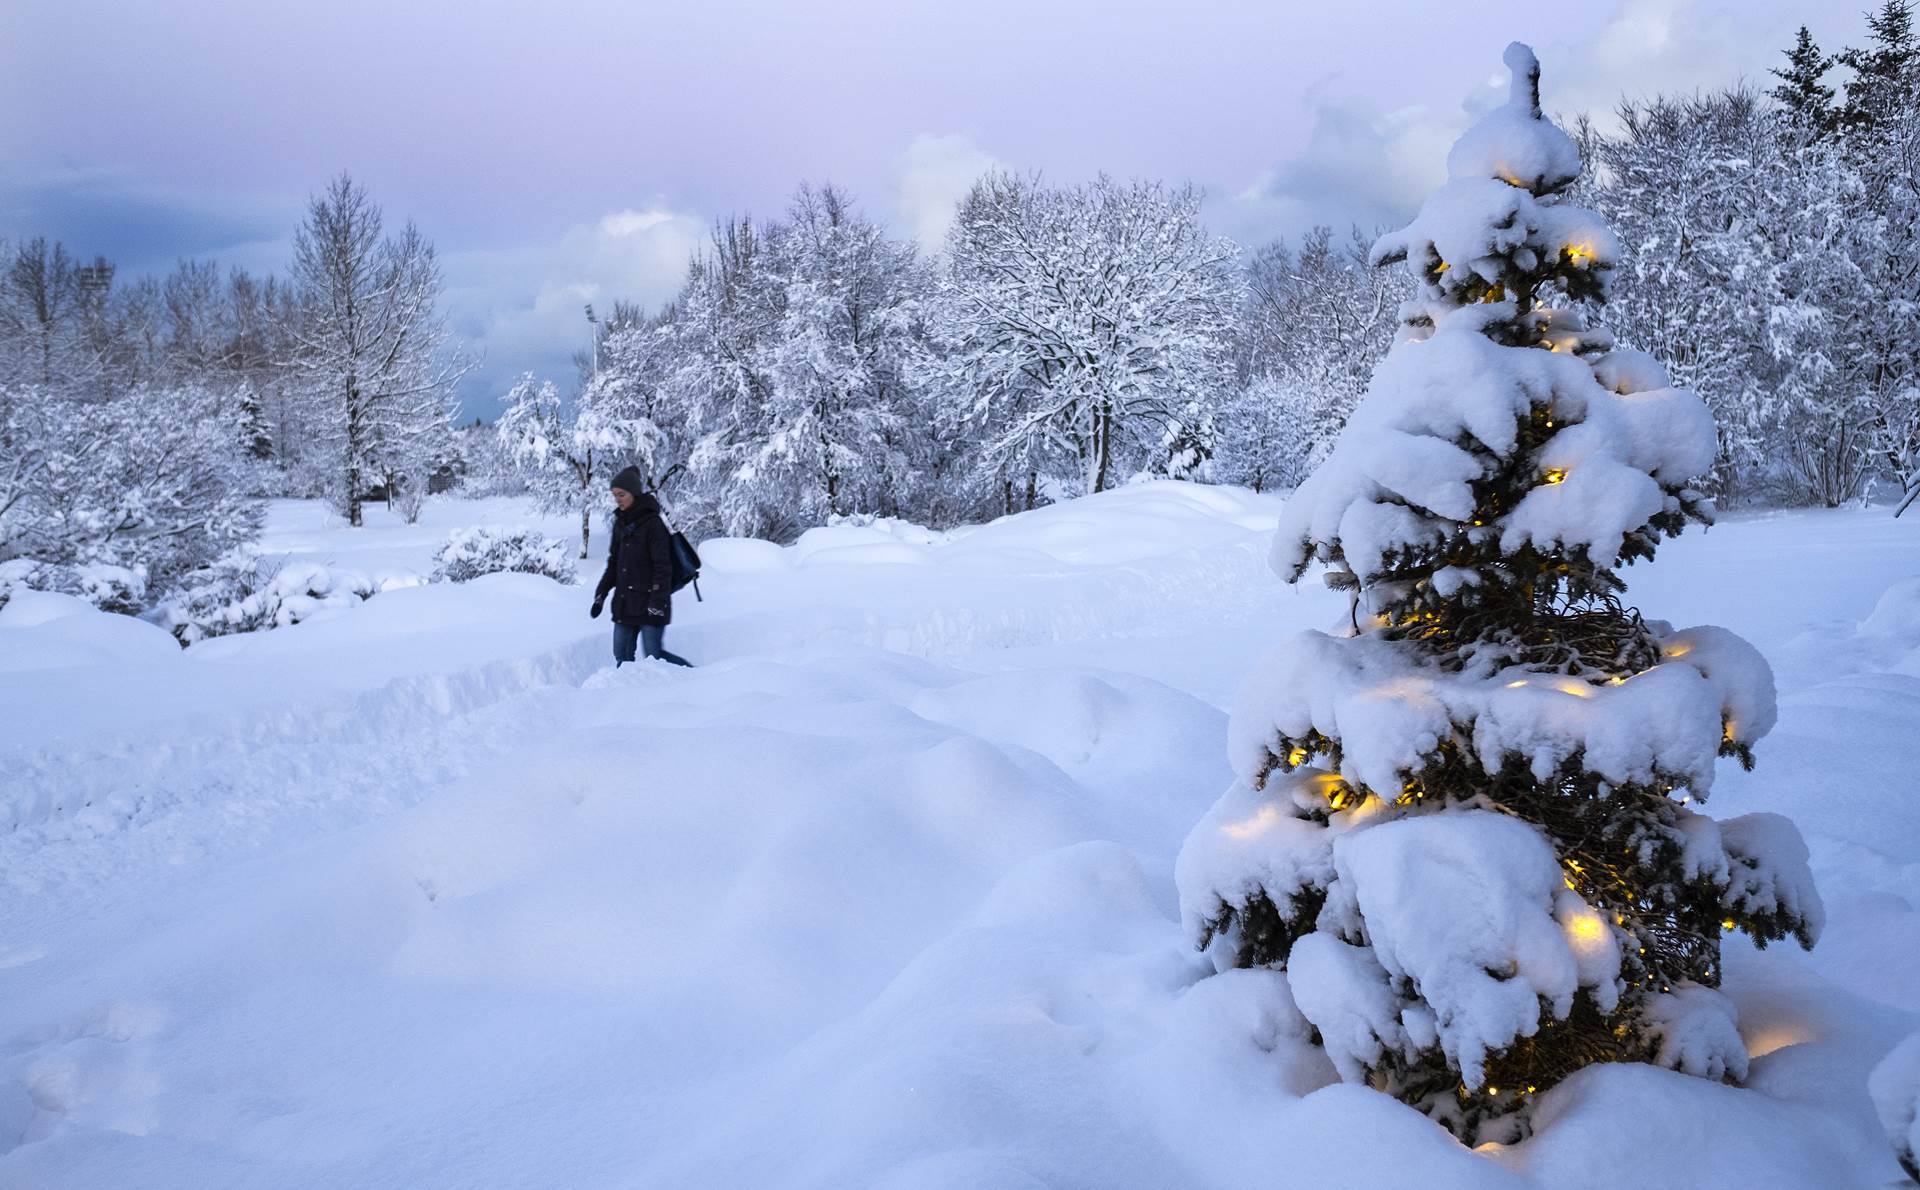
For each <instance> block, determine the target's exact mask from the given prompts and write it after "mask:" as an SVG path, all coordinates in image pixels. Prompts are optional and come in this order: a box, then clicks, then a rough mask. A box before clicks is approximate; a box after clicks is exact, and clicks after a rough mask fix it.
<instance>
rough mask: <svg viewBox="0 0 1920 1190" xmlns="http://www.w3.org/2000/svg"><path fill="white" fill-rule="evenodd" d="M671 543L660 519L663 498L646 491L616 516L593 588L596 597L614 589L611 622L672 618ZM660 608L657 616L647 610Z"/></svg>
mask: <svg viewBox="0 0 1920 1190" xmlns="http://www.w3.org/2000/svg"><path fill="white" fill-rule="evenodd" d="M672 581H673V542H672V539H671V538H669V536H668V535H667V523H666V521H664V520H662V519H661V518H660V502H659V501H658V500H656V499H654V498H653V497H652V496H650V495H648V494H647V493H645V492H640V493H638V494H636V495H635V496H634V498H633V505H632V506H631V507H630V508H628V509H626V510H625V511H624V512H616V513H614V514H613V532H612V533H611V534H610V535H609V540H608V542H607V569H606V572H605V573H603V574H602V575H601V576H600V586H599V587H598V588H597V589H596V590H595V591H594V598H595V599H596V600H599V599H605V598H606V597H607V593H608V592H609V591H611V592H612V593H613V622H614V623H616V624H653V625H658V626H661V627H665V626H666V625H667V624H670V623H672V622H673V592H672V591H670V590H669V589H668V584H670V583H671V582H672ZM648 608H656V609H658V610H659V612H660V614H659V615H657V616H656V615H650V614H648V611H647V609H648Z"/></svg>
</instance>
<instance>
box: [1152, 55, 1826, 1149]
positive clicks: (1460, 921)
mask: <svg viewBox="0 0 1920 1190" xmlns="http://www.w3.org/2000/svg"><path fill="white" fill-rule="evenodd" d="M1507 63H1508V65H1509V66H1510V67H1511V68H1512V70H1513V74H1514V81H1513V92H1512V98H1511V99H1510V101H1509V102H1508V104H1507V105H1506V106H1504V107H1501V108H1498V109H1496V110H1495V111H1493V112H1491V113H1490V114H1489V115H1488V116H1487V117H1485V118H1484V119H1483V120H1481V121H1480V122H1479V123H1478V124H1476V125H1475V126H1474V127H1472V128H1471V129H1469V130H1468V131H1467V133H1466V134H1465V135H1464V136H1462V137H1461V139H1460V140H1459V142H1458V143H1457V144H1455V146H1454V148H1453V151H1452V153H1451V154H1450V155H1449V157H1448V161H1447V166H1448V173H1449V175H1450V178H1449V180H1448V181H1447V182H1446V183H1445V184H1444V185H1443V186H1442V187H1441V188H1440V189H1439V190H1438V191H1437V192H1436V193H1435V194H1434V195H1433V196H1431V197H1430V198H1429V199H1428V201H1427V203H1426V204H1425V205H1424V206H1423V207H1422V209H1421V211H1420V213H1419V215H1418V216H1417V217H1416V218H1415V220H1414V221H1413V223H1412V224H1410V225H1409V226H1408V227H1406V228H1404V229H1402V230H1400V231H1398V232H1393V233H1390V234H1388V235H1386V236H1383V237H1382V238H1381V239H1380V241H1379V242H1378V243H1377V244H1376V246H1375V248H1374V251H1373V256H1374V259H1375V262H1376V263H1378V264H1393V263H1399V262H1402V261H1404V262H1405V263H1406V266H1407V269H1408V271H1409V272H1410V273H1411V274H1412V277H1413V279H1414V280H1415V282H1416V283H1417V284H1418V290H1417V293H1416V296H1415V298H1414V300H1412V301H1410V302H1408V303H1407V304H1406V305H1405V306H1403V307H1402V317H1403V325H1402V328H1401V331H1400V335H1399V342H1398V343H1396V345H1395V346H1394V348H1393V349H1392V351H1391V352H1390V353H1389V354H1388V356H1387V358H1386V360H1385V361H1384V362H1383V363H1382V364H1381V365H1380V366H1379V368H1378V369H1376V370H1375V372H1374V374H1373V380H1372V383H1371V384H1370V385H1369V387H1368V390H1367V393H1366V395H1365V397H1364V398H1363V399H1362V400H1361V402H1360V404H1359V406H1358V407H1357V408H1356V409H1355V410H1354V413H1353V416H1352V419H1351V420H1350V421H1349V422H1348V424H1347V427H1346V429H1345V430H1343V431H1342V432H1341V434H1340V436H1339V438H1338V439H1337V440H1336V441H1335V443H1334V445H1333V448H1332V450H1331V451H1330V453H1329V454H1328V455H1327V457H1326V459H1325V461H1324V462H1323V463H1322V464H1321V465H1320V466H1319V467H1318V468H1317V469H1316V470H1315V471H1314V472H1313V474H1312V475H1311V476H1309V477H1308V478H1307V479H1306V481H1305V482H1303V483H1302V484H1301V485H1300V487H1299V489H1298V490H1297V491H1296V492H1295V493H1294V495H1293V497H1292V498H1291V499H1290V500H1289V501H1288V503H1287V505H1286V508H1285V510H1284V511H1283V512H1282V514H1281V517H1280V524H1279V527H1278V530H1277V532H1276V534H1275V537H1274V544H1273V564H1274V567H1275V569H1276V570H1277V571H1278V572H1279V573H1280V575H1281V576H1282V577H1283V578H1285V579H1286V580H1287V581H1289V582H1297V581H1299V580H1300V579H1302V578H1303V577H1305V575H1306V573H1307V572H1308V570H1309V569H1310V568H1314V567H1324V570H1325V578H1326V581H1327V582H1328V584H1329V585H1330V586H1333V587H1335V588H1336V589H1341V590H1346V591H1348V592H1350V593H1351V597H1352V599H1353V600H1354V607H1353V609H1352V616H1351V624H1352V627H1353V629H1354V631H1351V632H1341V633H1340V634H1338V635H1329V634H1327V633H1321V632H1304V633H1300V634H1298V635H1296V636H1294V637H1293V638H1291V639H1290V640H1288V641H1286V642H1285V643H1284V644H1282V645H1281V647H1280V648H1278V649H1276V650H1275V651H1274V652H1273V653H1272V654H1270V655H1269V656H1268V657H1267V658H1266V660H1265V661H1263V662H1262V664H1261V666H1260V668H1259V669H1258V670H1256V672H1255V673H1254V674H1253V675H1252V676H1251V677H1250V679H1249V680H1248V681H1247V683H1246V684H1245V686H1244V687H1243V688H1242V690H1241V693H1240V695H1239V698H1238V700H1237V703H1236V705H1235V708H1234V712H1233V717H1232V720H1231V725H1230V730H1229V750H1230V753H1231V756H1230V759H1231V761H1232V763H1233V767H1234V771H1235V773H1236V775H1237V777H1238V783H1237V784H1236V785H1235V786H1234V787H1233V788H1232V789H1230V790H1229V791H1228V792H1227V794H1226V795H1225V796H1224V797H1223V798H1222V799H1221V800H1220V802H1219V803H1218V804H1217V805H1216V806H1215V807H1214V809H1213V810H1212V811H1211V812H1210V813H1209V814H1208V815H1207V817H1206V818H1205V819H1203V820H1202V822H1201V823H1200V825H1199V826H1198V827H1197V828H1196V829H1195V830H1194V832H1193V833H1192V835H1190V836H1189V838H1188V840H1187V842H1186V844H1185V846H1184V847H1183V848H1182V850H1181V854H1180V858H1179V861H1178V863H1177V865H1176V877H1177V880H1178V884H1179V890H1180V900H1181V911H1182V917H1183V919H1184V921H1185V923H1186V925H1187V927H1188V929H1189V930H1191V931H1192V935H1193V938H1194V940H1195V942H1196V943H1198V944H1199V945H1201V946H1203V947H1208V948H1209V949H1210V950H1211V952H1212V954H1213V956H1214V958H1215V961H1216V963H1218V964H1220V965H1222V966H1272V967H1283V968H1286V969H1287V971H1288V975H1289V981H1290V983H1291V985H1292V989H1293V994H1294V998H1295V1000H1296V1002H1297V1003H1298V1005H1299V1007H1300V1010H1301V1011H1302V1012H1303V1013H1304V1014H1305V1015H1306V1017H1307V1019H1308V1020H1310V1021H1311V1022H1312V1023H1313V1025H1314V1027H1315V1028H1316V1029H1317V1030H1318V1031H1319V1033H1320V1036H1321V1038H1322V1041H1323V1042H1324V1044H1325V1046H1326V1048H1327V1051H1328V1055H1329V1057H1331V1058H1332V1060H1333V1062H1334V1065H1335V1066H1336V1068H1338V1070H1339V1071H1340V1073H1341V1076H1342V1077H1343V1078H1345V1079H1347V1080H1349V1081H1353V1082H1363V1083H1366V1084H1368V1085H1371V1086H1373V1087H1375V1088H1377V1089H1380V1090H1383V1091H1386V1092H1388V1093H1390V1094H1393V1095H1395V1096H1397V1097H1398V1098H1400V1099H1402V1100H1403V1101H1405V1102H1407V1103H1409V1104H1411V1105H1413V1106H1415V1107H1417V1108H1419V1109H1421V1110H1422V1111H1425V1112H1426V1113H1428V1114H1429V1115H1431V1116H1433V1117H1434V1118H1435V1119H1437V1120H1439V1121H1440V1122H1442V1123H1444V1124H1445V1125H1447V1126H1448V1127H1449V1128H1450V1129H1452V1130H1453V1131H1454V1132H1455V1133H1456V1134H1457V1135H1459V1136H1461V1137H1463V1138H1466V1139H1469V1140H1481V1139H1498V1140H1511V1139H1513V1138H1515V1137H1516V1136H1517V1135H1519V1134H1521V1133H1523V1132H1524V1131H1525V1128H1526V1126H1527V1124H1526V1121H1527V1118H1528V1113H1529V1111H1530V1109H1531V1106H1532V1104H1533V1103H1534V1101H1535V1098H1536V1096H1537V1095H1538V1094H1539V1093H1541V1092H1543V1091H1545V1090H1546V1089H1548V1088H1549V1087H1551V1086H1553V1085H1554V1084H1555V1083H1557V1082H1559V1081H1560V1080H1562V1079H1564V1078H1565V1077H1567V1076H1568V1075H1569V1074H1571V1073H1573V1072H1574V1071H1575V1070H1578V1069H1580V1068H1581V1067H1584V1066H1587V1065H1589V1064H1591V1063H1595V1062H1607V1061H1649V1062H1654V1063H1657V1064H1660V1065H1663V1066H1667V1067H1669V1068H1672V1069H1676V1070H1680V1071H1684V1072H1686V1073H1689V1074H1695V1075H1699V1076H1701V1077H1706V1078H1714V1079H1726V1080H1737V1079H1739V1078H1741V1077H1743V1076H1744V1075H1745V1072H1746V1053H1745V1050H1744V1048H1743V1047H1742V1045H1741V1042H1740V1036H1739V1033H1738V1030H1737V1028H1736V1027H1735V1026H1736V1014H1735V1011H1734V1006H1733V1003H1732V1001H1730V1000H1728V999H1727V998H1726V997H1724V996H1722V995H1720V994H1719V992H1718V991H1717V990H1715V989H1716V987H1717V985H1718V983H1719V980H1720V942H1721V938H1722V936H1723V934H1724V933H1725V932H1727V931H1731V930H1740V931H1742V932H1744V933H1746V934H1747V935H1749V936H1750V937H1751V938H1752V939H1753V940H1754V941H1755V942H1756V943H1758V944H1760V945H1765V944H1766V943H1768V942H1771V941H1776V940H1779V939H1782V938H1787V937H1792V938H1794V939H1796V940H1798V941H1799V942H1800V943H1801V945H1803V946H1811V945H1812V944H1813V942H1814V940H1815V939H1816V938H1817V937H1818V935H1819V932H1820V928H1821V924H1822V909H1821V905H1820V898H1819V894H1818V893H1817V892H1816V890H1815V888H1814V885H1813V881H1812V877H1811V874H1810V872H1809V871H1808V865H1807V850H1806V847H1805V845H1804V844H1803V843H1802V842H1801V840H1800V836H1799V834H1798V832H1797V831H1796V830H1795V829H1794V827H1793V825H1792V824H1791V823H1790V822H1788V821H1787V820H1785V819H1783V818H1780V817H1778V816H1776V815H1770V814H1750V815H1747V816H1744V817H1739V818H1732V819H1726V820H1716V819H1713V818H1709V817H1707V816H1706V815H1704V814H1702V813H1700V812H1699V811H1697V810H1695V809H1693V808H1691V805H1690V804H1691V803H1692V802H1694V801H1700V800H1704V799H1705V798H1706V796H1707V794H1708V792H1709V790H1710V788H1711V785H1712V782H1713V775H1714V766H1715V762H1716V759H1717V758H1718V757H1735V758H1737V759H1739V760H1740V761H1741V762H1742V763H1743V764H1745V765H1749V766H1751V764H1752V762H1753V754H1752V746H1753V744H1754V742H1755V741H1756V740H1758V739H1760V738H1761V737H1762V736H1764V735H1765V734H1766V733H1767V732H1768V731H1769V730H1770V729H1771V728H1772V727H1773V724H1774V719H1775V705H1774V688H1773V675H1772V672H1771V670H1770V669H1769V668H1768V666H1767V663H1766V661H1765V660H1764V659H1763V658H1762V657H1761V656H1760V655H1759V653H1757V652H1756V651H1755V650H1754V648H1753V647H1752V646H1751V645H1749V644H1747V643H1746V642H1745V641H1744V640H1741V639H1740V638H1739V637H1737V636H1735V635H1733V634H1732V633H1731V632H1728V631H1726V630H1725V629H1721V628H1714V627H1701V628H1692V629H1687V630H1684V631H1675V630H1674V629H1673V628H1672V627H1671V626H1669V625H1667V624H1664V623H1660V622H1657V621H1646V620H1642V619H1641V618H1640V616H1639V614H1638V613H1637V612H1635V611H1633V610H1631V609H1628V608H1626V607H1624V606H1623V605H1622V603H1621V602H1620V596H1621V594H1622V593H1623V592H1624V591H1625V589H1626V584H1625V581H1624V580H1623V579H1622V578H1621V576H1620V574H1619V571H1620V570H1621V569H1622V568H1623V567H1624V566H1625V565H1626V564H1627V563H1630V562H1633V561H1636V560H1641V559H1646V558H1650V557H1652V556H1653V553H1654V549H1655V547H1656V546H1657V545H1658V544H1659V542H1660V541H1661V540H1662V539H1664V538H1666V537H1669V536H1672V535H1674V534H1677V533H1679V532H1680V531H1681V530H1682V529H1683V528H1684V527H1685V526H1686V525H1687V524H1688V523H1690V522H1700V521H1706V520H1708V519H1710V517H1711V514H1712V508H1711V506H1710V505H1709V504H1708V503H1707V502H1706V501H1705V499H1704V498H1703V497H1702V496H1701V495H1700V493H1699V492H1698V491H1696V490H1695V489H1694V488H1693V487H1691V486H1690V481H1692V480H1693V478H1694V477H1696V476H1699V475H1701V474H1703V473H1705V472H1707V471H1708V470H1709V469H1710V468H1711V467H1712V466H1713V463H1714V458H1715V448H1716V440H1715V436H1714V424H1713V418H1712V415H1711V414H1710V413H1709V412H1708V410H1707V407H1706V405H1705V404H1704V403H1703V402H1702V401H1701V399H1700V398H1699V397H1698V396H1697V395H1696V394H1694V393H1692V392H1690V391H1687V390H1684V389H1678V388H1674V387H1672V385H1671V383H1670V381H1669V379H1668V377H1667V374H1666V372H1665V370H1664V369H1663V368H1662V367H1661V366H1660V365H1659V364H1658V363H1656V362H1655V361H1654V360H1653V359H1652V358H1651V357H1650V356H1647V355H1645V354H1644V353H1641V352H1636V351H1628V350H1615V349H1613V341H1612V336H1610V335H1609V334H1607V333H1606V332H1605V331H1602V330H1598V329H1592V328H1588V327H1587V326H1586V325H1585V322H1584V319H1583V317H1582V312H1581V310H1580V309H1579V308H1577V307H1576V306H1575V305H1573V304H1572V303H1594V304H1597V303H1599V302H1600V301H1602V300H1604V298H1605V296H1606V291H1607V281H1608V278H1609V276H1610V274H1611V271H1612V269H1613V267H1614V263H1615V261H1616V260H1617V259H1618V258H1619V254H1620V246H1619V244H1618V242H1617V241H1616V240H1615V238H1614V236H1613V234H1612V232H1611V231H1610V230H1609V229H1608V228H1607V226H1606V225H1605V224H1604V223H1603V222H1602V221H1601V220H1600V219H1599V218H1598V217H1597V216H1595V215H1594V214H1593V213H1592V212H1590V211H1586V210H1583V209H1581V208H1580V207H1578V206H1575V205H1573V204H1571V203H1569V202H1567V201H1565V192H1566V191H1567V188H1568V187H1569V186H1570V185H1571V184H1572V183H1573V181H1574V179H1575V178H1576V177H1577V176H1578V174H1579V172H1580V170H1581V168H1582V162H1581V159H1580V154H1579V151H1578V150H1577V149H1576V147H1575V146H1574V143H1573V142H1572V140H1571V139H1569V138H1568V137H1567V136H1566V135H1565V134H1564V133H1563V132H1561V131H1560V129H1558V128H1556V127H1554V126H1553V125H1552V124H1551V123H1549V122H1548V121H1547V120H1546V119H1545V118H1544V117H1543V116H1542V115H1541V111H1540V106H1539V94H1538V89H1537V87H1538V77H1539V75H1538V65H1537V63H1536V62H1535V60H1534V57H1533V54H1532V52H1531V51H1530V50H1528V49H1527V48H1526V47H1525V46H1522V45H1518V44H1516V45H1514V46H1512V47H1510V48H1509V49H1508V51H1507ZM1549 303H1551V304H1549ZM1710 330H1711V328H1702V333H1710Z"/></svg>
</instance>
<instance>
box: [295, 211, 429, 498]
mask: <svg viewBox="0 0 1920 1190" xmlns="http://www.w3.org/2000/svg"><path fill="white" fill-rule="evenodd" d="M293 278H294V284H295V287H296V288H297V290H298V293H299V301H300V308H299V323H298V326H297V328H296V330H295V334H294V337H295V340H296V353H295V355H294V357H293V360H292V361H291V363H292V365H293V367H294V369H295V370H296V372H297V373H298V375H299V376H300V378H301V380H302V387H303V389H304V393H305V395H306V397H307V399H308V401H309V402H310V403H311V404H312V406H313V407H314V409H315V410H316V412H317V419H318V421H319V423H320V426H321V427H322V428H323V429H324V432H325V434H326V441H327V442H328V444H329V446H330V447H331V450H332V454H333V461H334V462H335V464H336V465H337V468H338V470H337V476H338V479H337V482H336V486H335V494H336V497H337V498H338V500H339V502H340V504H341V507H342V509H343V511H344V512H345V513H346V516H347V520H348V523H350V524H352V525H355V526H357V525H359V524H360V507H361V502H362V499H363V497H364V494H365V492H366V490H367V489H368V488H369V487H370V486H371V485H372V484H373V483H374V482H375V481H379V480H385V481H386V482H387V483H388V484H389V490H391V485H392V483H393V482H394V481H395V480H397V479H398V478H399V477H401V476H405V475H409V474H415V473H417V472H418V470H419V468H420V467H421V465H422V464H423V461H424V459H423V457H422V455H421V446H422V444H423V443H424V442H425V441H427V440H428V439H430V438H433V437H435V436H437V434H438V431H439V430H442V429H444V428H446V427H447V425H448V421H449V412H450V407H449V404H448V395H449V393H450V392H451V389H452V386H453V384H454V382H455V381H456V380H457V379H458V377H459V374H460V370H459V367H458V366H457V364H455V363H454V362H453V361H451V360H450V359H449V358H448V357H447V353H446V349H447V342H448V332H447V328H446V323H445V321H444V319H443V318H442V317H441V315H440V313H439V311H438V309H437V305H438V302H439V297H440V266H439V264H438V262H437V261H436V260H435V257H434V251H433V246H432V245H431V244H429V243H428V242H427V241H426V238H425V237H423V236H422V235H421V234H420V232H419V230H418V229H417V228H415V227H414V226H413V225H412V224H411V223H409V224H407V225H406V226H405V227H404V228H402V229H401V231H400V233H399V235H397V236H395V237H392V238H385V237H383V234H382V223H381V214H380V208H379V207H377V206H375V205H374V203H373V201H372V200H371V199H370V198H368V196H367V192H366V190H365V189H363V188H362V187H360V186H359V185H357V184H356V183H355V182H354V181H353V180H352V179H351V178H349V177H348V176H346V175H345V174H342V175H341V176H340V177H338V178H336V179H335V180H334V181H333V182H332V183H331V184H329V185H328V187H327V189H326V191H325V192H324V193H323V194H321V195H320V196H318V197H316V198H315V199H314V200H313V201H312V203H311V204H310V205H309V207H308V209H307V218H306V221H305V222H304V223H302V224H301V225H300V227H299V229H298V230H297V231H296V232H295V233H294V263H293ZM418 482H421V483H424V482H425V477H424V475H420V476H419V477H418Z"/></svg>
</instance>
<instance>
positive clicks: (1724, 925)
mask: <svg viewBox="0 0 1920 1190" xmlns="http://www.w3.org/2000/svg"><path fill="white" fill-rule="evenodd" d="M1733 925H1734V922H1733V919H1732V918H1731V917H1729V918H1727V919H1726V920H1724V921H1722V922H1721V923H1720V928H1721V929H1723V930H1729V931H1730V930H1732V929H1733Z"/></svg>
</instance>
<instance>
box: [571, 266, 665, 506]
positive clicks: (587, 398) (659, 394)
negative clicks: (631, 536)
mask: <svg viewBox="0 0 1920 1190" xmlns="http://www.w3.org/2000/svg"><path fill="white" fill-rule="evenodd" d="M603 325H605V327H606V329H605V331H604V332H603V333H602V336H601V339H600V342H599V346H598V359H599V363H598V366H597V367H596V368H594V369H593V370H591V371H589V372H588V373H587V376H586V383H585V387H584V388H583V389H582V391H581V394H580V401H579V411H578V413H577V415H576V417H575V421H574V427H573V441H574V443H575V444H576V446H577V448H578V449H581V450H592V451H594V452H595V453H596V454H597V455H598V456H599V457H600V458H602V459H605V460H617V464H616V463H614V462H609V464H608V469H607V475H608V476H609V477H610V476H612V474H613V473H614V471H617V470H618V469H619V468H620V467H624V466H633V467H637V468H639V470H640V474H641V475H642V476H643V477H645V480H646V484H647V487H648V489H649V490H652V491H658V490H660V489H662V488H664V487H666V486H667V485H668V484H669V483H671V482H672V481H674V480H675V479H677V478H678V477H679V476H680V475H681V473H682V472H684V471H685V470H686V456H687V451H688V449H689V435H688V425H687V422H688V418H687V411H686V410H685V409H683V408H680V407H677V406H676V405H675V404H674V403H673V398H674V396H675V394H674V392H673V391H672V390H671V389H669V387H668V386H667V384H666V379H667V377H668V375H669V374H670V373H671V371H672V369H673V366H674V331H675V326H674V309H673V307H671V306H669V307H667V308H666V309H665V310H663V311H661V312H660V313H659V314H657V315H654V316H651V317H649V316H647V315H644V314H642V313H641V312H640V311H638V310H636V309H634V308H632V307H630V306H626V305H624V304H616V306H615V309H614V313H613V316H612V317H611V318H609V319H608V320H607V322H606V323H605V324H603Z"/></svg>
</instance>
